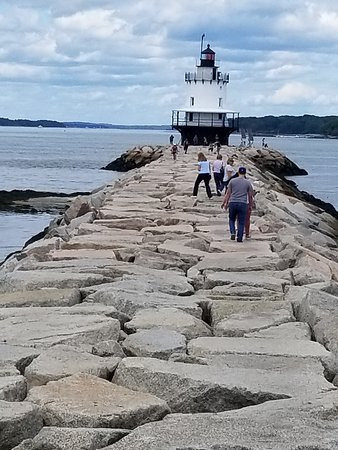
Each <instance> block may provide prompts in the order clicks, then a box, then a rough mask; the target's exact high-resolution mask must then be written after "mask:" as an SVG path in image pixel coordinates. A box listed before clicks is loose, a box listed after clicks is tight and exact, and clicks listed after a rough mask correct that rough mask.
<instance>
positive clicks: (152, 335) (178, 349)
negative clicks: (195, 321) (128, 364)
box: [123, 328, 186, 359]
mask: <svg viewBox="0 0 338 450" xmlns="http://www.w3.org/2000/svg"><path fill="white" fill-rule="evenodd" d="M123 349H124V350H125V352H126V353H127V355H129V356H150V357H152V358H159V359H168V358H169V357H170V355H171V354H172V353H185V352H186V338H185V336H183V334H180V333H178V332H176V331H172V330H168V329H166V328H152V329H150V330H144V331H139V332H137V333H134V334H131V335H129V336H127V338H126V339H125V340H124V341H123Z"/></svg>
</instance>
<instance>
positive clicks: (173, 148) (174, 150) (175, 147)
mask: <svg viewBox="0 0 338 450" xmlns="http://www.w3.org/2000/svg"><path fill="white" fill-rule="evenodd" d="M177 153H178V148H177V145H176V144H174V145H173V146H172V148H171V154H172V155H173V160H174V161H176V159H177Z"/></svg>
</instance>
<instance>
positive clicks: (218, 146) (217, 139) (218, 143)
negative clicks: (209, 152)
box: [215, 134, 221, 155]
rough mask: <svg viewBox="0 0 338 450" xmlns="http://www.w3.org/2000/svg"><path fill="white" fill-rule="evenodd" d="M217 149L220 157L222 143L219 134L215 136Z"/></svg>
mask: <svg viewBox="0 0 338 450" xmlns="http://www.w3.org/2000/svg"><path fill="white" fill-rule="evenodd" d="M215 147H216V152H217V155H219V152H220V150H221V143H220V140H219V137H218V134H216V136H215Z"/></svg>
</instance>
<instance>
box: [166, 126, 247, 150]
mask: <svg viewBox="0 0 338 450" xmlns="http://www.w3.org/2000/svg"><path fill="white" fill-rule="evenodd" d="M173 128H174V129H175V130H177V131H179V132H180V133H181V142H182V143H183V142H184V141H185V140H186V139H188V141H189V144H190V145H206V143H208V144H210V143H213V144H214V143H215V142H217V141H219V142H220V144H221V145H229V136H230V134H231V133H233V132H234V131H238V129H237V128H233V127H219V128H218V127H196V126H184V125H173Z"/></svg>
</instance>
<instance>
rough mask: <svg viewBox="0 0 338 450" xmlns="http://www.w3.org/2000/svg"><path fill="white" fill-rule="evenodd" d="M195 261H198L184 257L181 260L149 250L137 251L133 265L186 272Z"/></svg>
mask: <svg viewBox="0 0 338 450" xmlns="http://www.w3.org/2000/svg"><path fill="white" fill-rule="evenodd" d="M197 261H198V260H197V258H195V257H186V258H184V259H182V258H178V257H177V256H173V255H168V254H166V253H158V252H155V251H149V250H139V251H138V252H136V254H135V264H138V265H142V266H144V267H151V268H153V269H160V270H167V269H175V270H178V269H180V270H183V271H184V272H186V271H187V270H188V269H189V268H190V267H191V266H193V265H195V264H196V263H197Z"/></svg>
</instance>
